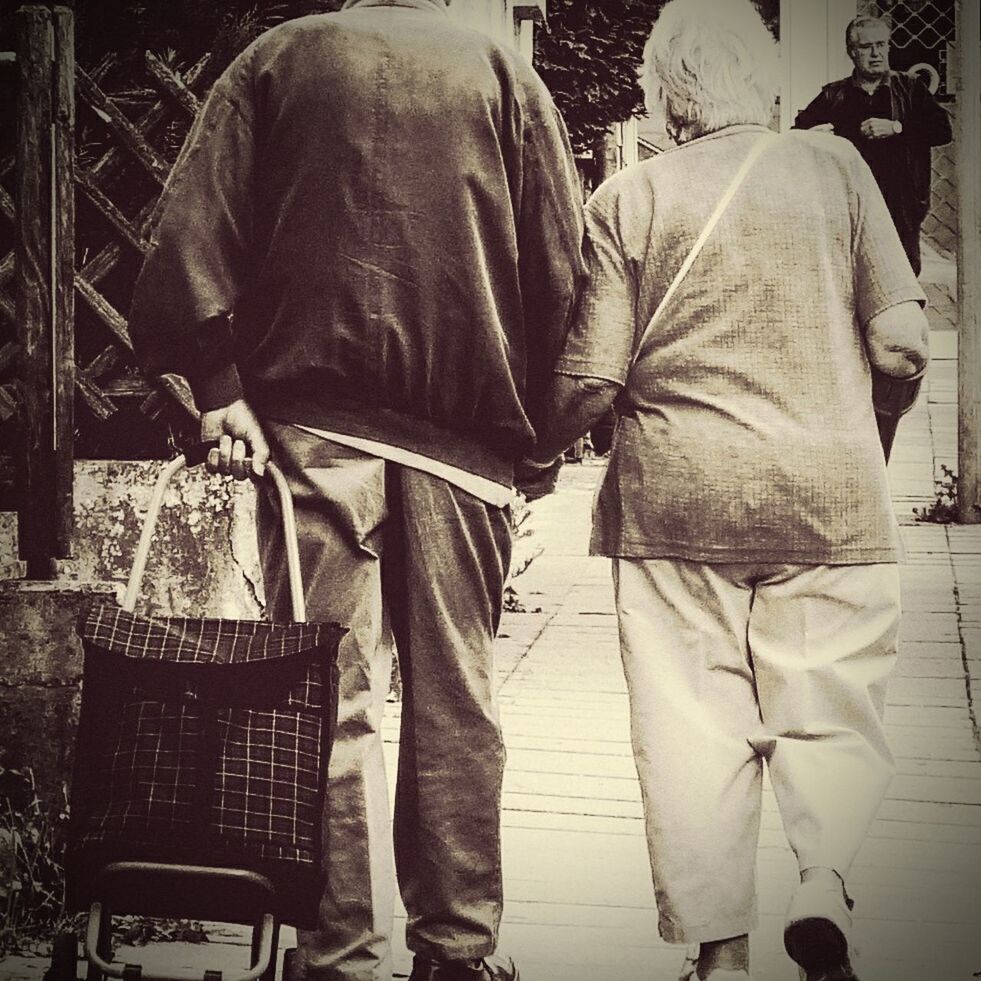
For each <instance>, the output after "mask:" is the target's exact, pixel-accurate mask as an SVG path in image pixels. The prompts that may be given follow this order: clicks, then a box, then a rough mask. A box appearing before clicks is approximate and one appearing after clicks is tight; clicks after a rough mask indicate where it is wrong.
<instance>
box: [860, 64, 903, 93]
mask: <svg viewBox="0 0 981 981" xmlns="http://www.w3.org/2000/svg"><path fill="white" fill-rule="evenodd" d="M892 75H893V73H892V69H890V70H889V71H888V72H886V74H885V75H883V76H882V77H881V78H880V79H879V81H878V82H876V83H875V88H874V89H872V91H873V92H875V91H876V90H877V89H879V88H881V86H883V85H885V87H886V88H891V87H892ZM851 80H852V85H854V86H855V88H857V89H864V87H865V83H864V82H863V81H862V79H860V78H859V77H858V72H854V71H853V72H852V74H851Z"/></svg>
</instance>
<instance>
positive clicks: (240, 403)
mask: <svg viewBox="0 0 981 981" xmlns="http://www.w3.org/2000/svg"><path fill="white" fill-rule="evenodd" d="M215 441H217V442H218V446H217V447H216V448H215V449H212V450H211V451H210V452H209V453H208V459H207V461H206V462H205V468H206V469H207V470H208V472H209V473H219V474H222V475H223V476H231V477H234V478H235V479H236V480H244V479H245V478H246V477H249V476H251V475H252V474H255V475H256V476H257V477H261V476H262V475H263V474H264V473H265V472H266V462H267V461H268V460H269V444H268V443H267V442H266V434H265V433H264V432H263V431H262V426H261V425H260V423H259V420H258V418H257V417H256V414H255V413H254V412H253V411H252V407H251V406H250V405H249V404H248V402H246V401H245V400H244V399H236V400H235V401H234V402H232V403H231V404H230V405H225V406H222V408H220V409H211V410H209V411H208V412H205V413H203V414H202V416H201V442H203V443H211V442H215ZM247 461H248V462H247Z"/></svg>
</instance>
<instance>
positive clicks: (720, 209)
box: [633, 132, 777, 361]
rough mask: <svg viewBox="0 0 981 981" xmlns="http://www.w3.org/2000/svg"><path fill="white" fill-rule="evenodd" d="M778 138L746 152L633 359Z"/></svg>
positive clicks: (773, 136)
mask: <svg viewBox="0 0 981 981" xmlns="http://www.w3.org/2000/svg"><path fill="white" fill-rule="evenodd" d="M775 139H777V134H776V133H772V132H771V133H764V134H763V135H762V136H760V138H759V139H758V140H757V141H756V142H755V143H754V144H753V146H752V148H751V149H750V151H749V153H747V154H746V159H745V160H743V162H742V164H741V165H740V167H739V170H737V171H736V173H735V175H734V176H733V178H732V181H730V183H729V186H728V187H727V188H726V189H725V192H724V193H723V195H722V197H721V198H719V203H718V204H717V205H716V206H715V210H714V211H713V212H712V214H711V215H710V216H709V220H708V221H707V222H706V223H705V227H704V228H703V229H702V232H701V234H700V235H699V236H698V238H697V239H695V244H694V245H693V246H692V247H691V251H690V252H689V253H688V255H687V256H686V257H685V261H684V262H683V263H682V264H681V268H680V269H679V270H678V271H677V273H675V277H674V279H673V280H671V285H670V286H669V287H668V288H667V290H665V293H664V296H662V297H661V302H660V303H658V305H657V309H656V310H655V311H654V313H653V314H652V315H651V319H650V321H649V322H648V324H647V327H646V328H645V329H644V334H643V336H642V337H641V339H640V343H639V344H638V345H637V348H636V351H635V352H634V358H633V360H634V361H636V360H637V358H639V357H640V353H641V351H642V350H643V348H644V345H645V344H646V343H647V338H648V336H649V334H650V332H651V329H652V328H653V326H654V324H656V323H657V321H658V319H659V318H660V316H661V314H662V313H663V311H664V308H665V307H666V306H667V305H668V303H670V302H671V297H672V296H674V294H675V292H676V290H677V289H678V287H679V286H680V285H681V281H682V280H683V279H684V278H685V276H687V275H688V270H689V269H691V267H692V265H694V262H695V260H696V259H697V258H698V253H699V252H701V251H702V246H703V245H705V243H706V242H707V241H708V239H709V236H710V235H711V234H712V232H713V231H714V230H715V226H716V225H718V223H719V219H720V218H721V217H722V216H723V215H724V214H725V211H726V208H728V207H729V202H730V201H732V199H733V198H734V197H735V195H736V191H738V190H739V187H740V185H741V184H742V182H743V181H744V180H745V179H746V175H747V174H748V173H749V172H750V170H751V169H752V166H753V164H755V163H756V161H757V160H758V159H759V157H760V154H762V153H763V151H764V150H765V149H766V148H767V147H768V146H769V145H770V144H771V143H772V142H773V141H774V140H775Z"/></svg>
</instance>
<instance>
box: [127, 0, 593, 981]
mask: <svg viewBox="0 0 981 981" xmlns="http://www.w3.org/2000/svg"><path fill="white" fill-rule="evenodd" d="M448 2H449V0H445V2H444V0H349V2H348V3H347V4H346V5H345V7H344V9H343V10H342V11H340V12H338V13H335V14H324V15H316V16H312V17H306V18H301V19H298V20H295V21H291V22H287V23H286V24H284V25H281V26H280V27H277V28H275V29H274V30H272V31H269V32H267V33H266V34H264V35H263V36H262V37H260V38H259V39H258V40H257V41H256V42H255V43H254V44H253V45H252V46H251V47H249V48H248V49H247V50H246V51H245V52H244V53H243V54H242V55H241V56H239V57H238V58H237V59H236V60H235V62H234V63H233V64H232V65H231V66H230V68H229V69H228V70H227V71H226V72H225V73H224V75H223V76H222V77H221V78H220V79H219V80H218V82H217V83H216V84H215V86H214V89H213V90H212V92H211V93H210V95H209V98H208V100H207V103H206V105H205V106H204V108H203V110H202V112H201V113H200V115H199V117H198V119H197V121H196V123H195V126H194V128H193V130H192V132H191V134H190V135H189V137H188V140H187V142H186V144H185V147H184V149H183V151H182V154H181V157H180V159H179V161H178V164H177V166H176V168H175V172H174V174H173V176H172V177H171V180H170V182H169V184H168V187H167V189H166V191H165V195H164V208H163V212H162V218H161V221H160V223H159V225H158V227H157V230H156V232H155V235H154V239H153V247H152V249H151V251H150V254H149V255H148V257H147V260H146V264H145V266H144V269H143V272H142V274H141V277H140V280H139V283H138V286H137V290H136V295H135V299H134V304H133V311H132V332H133V338H134V342H135V344H136V346H137V351H138V353H139V355H140V357H141V359H142V362H143V364H144V365H145V367H146V368H147V369H148V370H149V371H151V372H155V373H162V372H178V373H182V374H184V375H186V376H187V378H188V379H189V381H190V383H191V386H192V389H193V391H194V394H195V397H196V399H197V403H198V406H199V408H200V409H201V410H202V413H203V416H202V436H203V438H205V439H217V440H218V448H217V450H215V451H213V454H212V461H211V467H212V469H214V470H216V471H218V472H222V473H230V474H232V475H234V476H236V477H240V478H241V477H244V476H246V475H247V472H248V469H249V467H248V464H247V462H246V461H247V459H248V458H251V460H252V467H253V469H254V470H256V471H261V470H262V468H263V465H264V463H265V461H266V460H267V459H268V458H269V456H270V454H271V455H272V457H273V458H274V459H275V460H276V461H277V463H278V464H279V466H280V467H281V468H282V469H283V470H284V471H285V473H286V475H287V478H288V480H289V482H290V484H291V487H292V490H293V494H294V498H295V503H296V507H297V517H298V522H299V534H300V542H301V562H302V565H303V572H304V584H305V591H306V594H307V605H308V609H309V611H310V615H311V618H314V619H324V620H337V621H339V622H341V623H343V624H345V625H347V626H348V627H349V628H350V631H349V633H348V634H347V636H346V638H345V639H344V641H343V642H342V645H341V652H340V667H341V682H340V710H339V719H338V725H337V732H336V739H335V745H334V751H333V755H332V758H331V762H330V772H329V786H328V793H327V804H326V808H325V814H324V829H325V851H326V855H327V859H326V861H327V863H328V869H327V873H328V874H327V889H326V892H325V894H324V896H323V899H322V902H321V907H320V916H319V928H318V929H317V930H316V931H314V932H311V933H306V934H301V938H300V939H301V957H300V971H301V973H306V975H307V976H309V977H311V978H317V979H324V981H334V979H341V978H343V979H358V981H381V979H382V978H385V979H387V978H389V977H390V976H391V961H390V951H389V948H390V937H391V933H392V917H393V898H394V883H395V874H394V868H393V862H392V854H391V853H392V836H391V832H390V826H389V808H388V803H387V794H386V783H385V777H384V771H383V760H382V745H381V737H380V731H379V726H380V720H381V716H382V709H383V706H384V703H385V699H386V695H387V693H388V688H389V680H390V665H391V651H392V640H393V638H394V645H395V647H396V649H397V651H398V657H399V664H400V668H401V674H402V681H403V701H402V721H401V738H400V751H399V767H398V782H397V791H396V808H395V827H394V852H395V855H394V858H395V862H394V866H395V867H397V879H398V884H399V888H400V889H401V894H402V898H403V900H404V903H405V907H406V909H407V911H408V926H407V940H408V945H409V947H410V949H411V950H412V951H413V952H414V954H415V959H414V964H413V970H412V978H413V981H458V979H474V981H493V979H506V978H516V977H517V976H518V975H517V970H516V969H515V968H514V965H513V963H511V962H510V961H509V960H507V959H504V958H500V957H496V956H493V952H494V950H495V946H496V941H497V930H498V924H499V921H500V916H501V905H502V887H501V853H500V852H501V849H500V805H501V781H502V772H503V766H504V747H503V742H502V738H501V730H500V725H499V721H498V713H497V709H496V705H495V695H494V663H493V654H492V646H493V640H494V635H495V631H496V629H497V626H498V621H499V617H500V614H501V607H502V596H503V589H504V582H505V577H506V575H507V572H508V562H509V555H510V528H509V521H508V503H509V500H510V497H511V493H512V491H511V487H512V483H513V482H514V480H515V467H516V465H518V464H519V463H520V461H521V459H522V458H523V457H524V456H525V455H526V454H528V453H529V452H530V450H531V449H532V447H533V445H534V442H535V426H536V423H537V419H538V413H539V412H540V410H541V403H542V399H543V393H544V389H545V386H546V383H547V381H548V379H549V377H550V375H551V371H552V368H553V364H554V361H555V358H556V356H557V352H558V351H559V350H560V348H561V346H562V343H563V339H564V336H565V332H566V327H567V321H568V319H569V315H570V312H571V310H572V308H573V304H574V299H575V294H576V290H577V287H578V283H579V281H580V278H581V276H582V274H583V265H582V259H581V255H580V237H581V217H580V192H579V185H578V181H577V178H576V174H575V169H574V164H573V159H572V155H571V152H570V148H569V144H568V139H567V137H566V133H565V129H564V126H563V124H562V122H561V120H560V118H559V116H558V114H557V112H556V110H555V107H554V105H553V103H552V100H551V99H550V97H549V95H548V93H547V91H546V90H545V88H544V86H543V85H542V83H541V81H540V80H539V78H538V77H537V75H536V74H535V73H534V71H533V70H532V69H531V68H530V67H529V66H528V65H527V64H526V63H525V62H523V61H522V59H521V58H520V56H518V55H516V54H514V53H513V52H511V51H510V50H508V49H506V48H503V47H502V46H500V45H498V44H497V43H495V42H494V41H492V40H491V39H489V38H487V37H484V36H483V35H480V34H477V33H475V32H472V31H469V30H466V29H463V28H460V27H458V26H456V25H454V24H453V23H452V22H451V21H450V20H449V17H448V12H447V9H446V7H447V6H448ZM518 476H519V478H520V476H521V475H520V474H519V475H518ZM546 483H547V481H546ZM258 525H259V538H260V549H261V554H262V559H263V572H264V577H265V586H266V593H267V598H268V601H269V605H270V607H271V609H272V611H273V612H274V613H275V614H277V615H287V611H288V605H287V597H286V593H287V585H286V573H285V569H284V560H283V550H282V547H281V544H282V543H281V540H280V531H279V525H278V522H277V520H276V515H275V511H274V504H273V502H272V501H271V500H267V499H265V498H263V499H261V500H260V505H259V514H258Z"/></svg>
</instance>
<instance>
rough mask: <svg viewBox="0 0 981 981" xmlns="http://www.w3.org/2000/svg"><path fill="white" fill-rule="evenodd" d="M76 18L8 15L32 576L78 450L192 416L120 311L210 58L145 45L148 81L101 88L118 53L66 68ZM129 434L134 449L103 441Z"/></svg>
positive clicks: (8, 336)
mask: <svg viewBox="0 0 981 981" xmlns="http://www.w3.org/2000/svg"><path fill="white" fill-rule="evenodd" d="M72 18H73V15H72V12H71V11H70V10H69V9H67V8H64V7H57V6H56V7H53V8H52V7H48V6H40V5H27V6H23V7H21V8H20V9H19V10H18V12H17V15H16V26H17V31H16V37H17V49H16V52H15V58H14V59H8V61H11V60H12V61H13V62H14V66H15V67H14V70H15V71H16V88H17V104H16V113H17V120H18V131H17V151H16V156H15V158H14V159H7V160H3V161H0V222H3V223H6V226H7V227H5V228H2V229H0V243H3V245H4V246H9V248H7V249H6V252H5V254H2V255H0V437H2V445H3V448H4V458H5V460H4V463H5V465H4V466H3V467H0V476H6V478H7V483H8V485H10V484H12V485H13V487H12V489H13V495H12V496H13V499H14V501H15V503H16V507H17V511H18V515H19V522H18V532H19V541H20V548H21V558H22V559H24V560H25V561H26V563H27V575H28V578H41V579H43V578H52V577H53V576H54V575H55V573H56V567H57V563H56V561H55V560H57V559H59V558H65V557H67V555H68V550H69V546H70V540H71V533H72V514H73V502H72V469H73V461H74V458H75V456H76V451H77V449H78V448H79V447H80V446H81V447H83V448H87V449H88V451H89V454H90V455H97V456H123V457H126V456H142V455H153V454H152V450H151V451H147V449H146V448H147V447H148V446H154V445H157V446H162V445H165V443H166V436H165V434H166V432H167V429H168V428H174V427H179V425H180V420H179V418H178V417H180V416H181V415H185V416H186V412H187V411H189V412H191V413H193V411H194V409H193V402H192V400H191V398H190V394H189V392H188V390H187V388H186V385H185V384H184V383H183V381H182V380H181V379H177V378H171V379H166V380H165V381H164V382H163V384H162V386H160V387H154V386H151V385H149V384H148V383H147V382H146V380H145V379H144V378H143V377H142V376H141V374H140V372H139V370H138V369H137V367H136V365H135V362H134V359H133V354H132V351H133V347H132V342H131V340H130V337H129V332H128V329H127V323H126V318H125V316H124V314H123V313H122V312H121V311H124V310H126V309H128V306H129V300H130V294H131V292H132V287H133V284H134V282H135V276H136V271H137V270H138V269H139V265H140V261H141V259H142V257H143V256H144V255H145V254H146V251H147V249H148V247H149V246H148V240H149V234H150V232H151V230H152V228H153V225H154V221H155V217H156V214H155V211H156V205H157V202H158V200H159V196H160V192H161V191H162V189H163V187H164V184H165V182H166V180H167V177H168V174H169V173H170V169H171V166H172V164H173V160H174V158H175V157H176V154H177V151H178V149H179V147H180V144H181V141H182V139H183V136H184V135H185V133H186V131H187V129H188V127H189V125H190V123H191V121H192V120H193V118H194V115H195V113H196V112H197V109H198V105H199V100H198V95H197V94H196V93H195V85H196V83H197V82H198V81H199V80H200V79H201V77H202V71H203V69H204V67H205V64H206V61H202V62H199V63H198V64H197V65H195V66H193V68H191V69H190V70H188V71H185V72H179V71H177V70H175V69H174V68H173V67H171V66H169V65H167V64H165V63H164V62H163V61H161V60H160V59H159V58H157V57H155V56H154V55H152V54H149V53H148V54H147V57H146V73H145V79H143V80H141V82H142V84H141V85H139V86H138V87H137V88H135V89H134V88H133V85H132V82H130V83H129V85H128V86H127V88H126V89H125V90H124V91H123V92H122V93H118V92H117V93H115V94H114V95H111V94H110V93H109V91H108V90H107V84H106V83H107V81H108V80H111V79H113V77H114V76H113V69H114V67H115V66H114V63H113V61H112V59H106V60H105V61H103V62H102V63H101V64H100V65H98V66H95V67H94V68H92V69H91V70H90V71H86V70H85V69H84V68H83V67H82V66H80V65H76V64H75V59H74V47H73V23H72ZM117 81H118V80H117ZM76 100H77V114H78V119H77V120H76ZM11 181H12V187H11V190H8V189H7V186H6V185H9V184H11ZM76 215H78V221H76ZM177 405H181V406H183V410H180V409H177V410H175V407H176V406H177ZM76 409H77V411H76ZM120 417H122V418H123V419H124V425H123V427H122V428H120V426H119V425H118V424H116V426H115V429H114V428H113V425H114V422H115V421H116V420H118V419H119V418H120ZM134 418H138V419H141V420H142V421H143V422H144V423H145V427H144V428H142V429H141V428H140V425H139V424H137V425H136V426H135V427H134V422H133V420H134ZM152 420H157V431H156V432H154V431H153V422H152ZM134 428H135V432H134ZM124 430H125V431H128V432H129V433H130V434H131V435H132V437H133V440H134V441H135V442H137V443H138V444H139V447H137V448H134V447H133V446H129V447H125V446H121V445H116V446H115V447H114V446H113V445H112V444H113V442H114V441H116V443H117V444H118V441H119V440H120V438H121V434H122V433H123V431H124ZM8 489H9V487H8ZM9 499H10V495H8V500H9ZM6 506H9V505H6Z"/></svg>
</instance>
